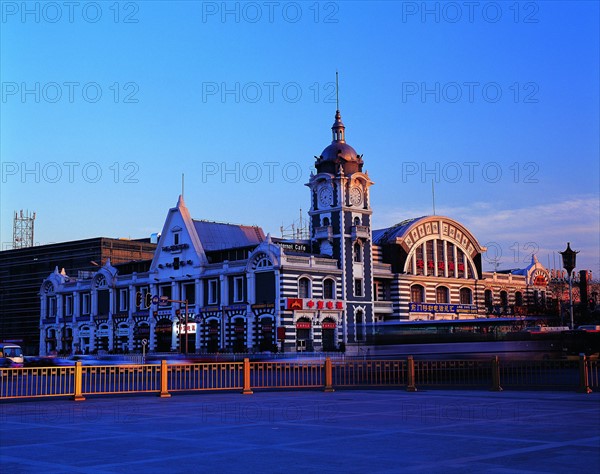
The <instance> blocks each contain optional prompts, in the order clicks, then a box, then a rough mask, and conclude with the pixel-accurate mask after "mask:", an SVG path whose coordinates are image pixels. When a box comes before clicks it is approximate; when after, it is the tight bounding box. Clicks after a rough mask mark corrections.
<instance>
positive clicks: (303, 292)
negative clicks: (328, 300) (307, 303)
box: [298, 277, 311, 298]
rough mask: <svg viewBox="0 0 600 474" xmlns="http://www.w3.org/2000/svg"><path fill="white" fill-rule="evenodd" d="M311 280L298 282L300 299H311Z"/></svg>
mask: <svg viewBox="0 0 600 474" xmlns="http://www.w3.org/2000/svg"><path fill="white" fill-rule="evenodd" d="M310 283H311V282H310V280H309V279H308V278H306V277H303V278H300V280H298V298H310V293H311V284H310Z"/></svg>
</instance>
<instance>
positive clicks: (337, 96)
mask: <svg viewBox="0 0 600 474" xmlns="http://www.w3.org/2000/svg"><path fill="white" fill-rule="evenodd" d="M335 108H336V110H340V87H339V83H338V72H337V71H335Z"/></svg>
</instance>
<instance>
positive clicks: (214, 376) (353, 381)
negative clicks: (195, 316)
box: [0, 357, 600, 400]
mask: <svg viewBox="0 0 600 474" xmlns="http://www.w3.org/2000/svg"><path fill="white" fill-rule="evenodd" d="M349 387H364V388H368V387H403V388H404V389H405V390H407V391H416V390H418V389H419V387H422V388H430V387H431V388H436V387H439V388H484V389H491V390H502V389H503V388H513V389H554V390H557V389H558V390H578V391H580V392H584V393H589V392H590V391H591V389H594V390H597V389H600V372H599V368H598V361H597V360H588V359H586V358H585V357H580V359H579V360H578V361H577V360H575V361H562V360H559V361H502V362H500V361H499V360H498V358H497V357H495V358H493V359H490V360H444V361H428V360H418V361H415V360H413V358H412V357H408V359H407V360H354V361H352V360H346V361H335V362H332V360H331V359H329V358H326V359H325V360H324V361H320V360H315V361H314V362H313V361H309V362H292V361H285V362H251V361H250V360H249V359H244V361H243V362H222V363H217V362H211V363H199V364H172V365H168V364H167V362H166V361H164V360H163V361H161V363H160V364H140V365H133V364H131V365H103V366H83V365H82V364H81V362H77V363H76V364H75V366H69V367H37V368H2V369H0V400H8V399H20V398H36V397H55V396H63V397H64V396H71V397H73V398H74V399H75V400H85V397H86V396H90V395H110V394H127V393H156V394H158V395H160V396H161V397H169V396H170V394H171V393H173V392H189V391H213V390H235V391H241V392H242V393H244V394H251V393H253V390H256V389H259V390H268V389H288V390H289V389H295V388H312V389H317V388H320V389H323V390H325V391H332V390H334V389H335V388H349Z"/></svg>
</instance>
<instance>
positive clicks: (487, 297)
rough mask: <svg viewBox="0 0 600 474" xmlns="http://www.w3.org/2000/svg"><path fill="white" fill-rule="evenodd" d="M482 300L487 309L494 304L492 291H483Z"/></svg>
mask: <svg viewBox="0 0 600 474" xmlns="http://www.w3.org/2000/svg"><path fill="white" fill-rule="evenodd" d="M484 299H485V305H486V306H488V307H489V306H492V305H493V304H494V294H493V293H492V290H485V292H484Z"/></svg>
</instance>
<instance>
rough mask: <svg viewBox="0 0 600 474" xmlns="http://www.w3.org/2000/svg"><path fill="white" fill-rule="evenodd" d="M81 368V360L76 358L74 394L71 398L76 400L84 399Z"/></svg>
mask: <svg viewBox="0 0 600 474" xmlns="http://www.w3.org/2000/svg"><path fill="white" fill-rule="evenodd" d="M82 386H83V369H82V365H81V361H80V360H78V361H77V362H75V395H73V400H75V401H76V402H81V401H83V400H85V397H84V396H83V390H82Z"/></svg>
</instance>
